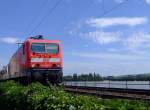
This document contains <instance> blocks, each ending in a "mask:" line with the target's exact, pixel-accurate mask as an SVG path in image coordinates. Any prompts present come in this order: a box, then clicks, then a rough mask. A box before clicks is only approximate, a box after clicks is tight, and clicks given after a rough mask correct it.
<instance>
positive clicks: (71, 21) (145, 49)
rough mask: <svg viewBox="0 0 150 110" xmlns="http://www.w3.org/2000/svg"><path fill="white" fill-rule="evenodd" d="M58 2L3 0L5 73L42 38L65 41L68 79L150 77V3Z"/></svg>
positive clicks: (0, 43)
mask: <svg viewBox="0 0 150 110" xmlns="http://www.w3.org/2000/svg"><path fill="white" fill-rule="evenodd" d="M57 1H59V0H0V50H1V51H0V68H2V66H4V65H7V64H8V62H9V60H10V58H11V56H12V55H13V53H14V52H15V51H16V50H17V48H18V47H17V45H16V42H23V41H24V40H25V39H26V38H28V37H30V36H34V35H39V34H40V35H43V36H44V37H45V38H46V39H52V40H54V39H55V40H60V41H61V43H62V46H63V63H64V75H69V74H73V73H78V74H81V73H90V72H96V73H99V74H101V75H103V76H109V75H115V76H116V75H125V74H139V73H150V14H149V11H150V0H126V1H125V0H62V1H61V2H60V4H59V5H58V6H57V7H56V8H55V9H54V10H53V11H52V12H51V13H50V10H51V9H52V8H53V7H54V6H55V4H56V3H57ZM120 4H121V5H120Z"/></svg>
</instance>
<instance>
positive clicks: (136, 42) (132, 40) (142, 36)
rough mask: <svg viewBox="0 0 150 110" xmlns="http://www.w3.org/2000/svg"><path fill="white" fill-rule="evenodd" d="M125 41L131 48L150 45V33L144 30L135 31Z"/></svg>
mask: <svg viewBox="0 0 150 110" xmlns="http://www.w3.org/2000/svg"><path fill="white" fill-rule="evenodd" d="M124 43H125V44H126V45H127V46H128V47H129V48H142V47H147V46H149V45H150V34H148V33H144V32H135V33H133V34H132V35H131V37H128V38H127V40H126V41H124Z"/></svg>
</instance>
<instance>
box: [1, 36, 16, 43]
mask: <svg viewBox="0 0 150 110" xmlns="http://www.w3.org/2000/svg"><path fill="white" fill-rule="evenodd" d="M0 41H1V42H4V43H8V44H14V43H17V42H18V41H19V39H18V38H15V37H4V38H1V39H0Z"/></svg>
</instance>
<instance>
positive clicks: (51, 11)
mask: <svg viewBox="0 0 150 110" xmlns="http://www.w3.org/2000/svg"><path fill="white" fill-rule="evenodd" d="M62 1H63V0H58V1H57V2H56V3H55V5H54V6H53V7H52V8H51V9H50V10H49V11H48V13H47V14H46V15H45V16H44V17H43V18H42V19H41V20H40V22H39V23H38V24H37V25H36V26H35V27H34V28H33V29H32V31H31V32H30V33H29V34H28V36H30V35H31V34H32V33H33V32H34V31H35V30H36V29H37V28H38V27H39V26H40V25H41V24H42V23H43V21H44V20H45V19H46V18H47V17H48V16H49V15H50V14H51V13H53V11H54V10H55V9H56V8H57V7H58V6H59V4H60V3H61V2H62Z"/></svg>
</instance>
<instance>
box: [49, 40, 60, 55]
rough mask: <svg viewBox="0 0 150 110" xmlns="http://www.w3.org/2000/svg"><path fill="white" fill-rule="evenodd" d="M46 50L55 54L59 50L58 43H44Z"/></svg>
mask: <svg viewBox="0 0 150 110" xmlns="http://www.w3.org/2000/svg"><path fill="white" fill-rule="evenodd" d="M46 52H47V53H52V54H57V53H58V52H59V47H58V44H55V43H50V44H46Z"/></svg>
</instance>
